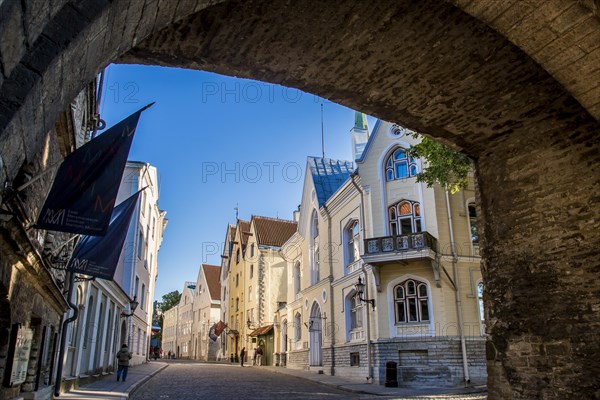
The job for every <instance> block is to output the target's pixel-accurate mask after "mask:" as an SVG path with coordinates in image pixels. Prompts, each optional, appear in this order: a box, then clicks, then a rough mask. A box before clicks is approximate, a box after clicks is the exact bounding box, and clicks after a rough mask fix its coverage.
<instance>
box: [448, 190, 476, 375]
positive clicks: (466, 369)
mask: <svg viewBox="0 0 600 400" xmlns="http://www.w3.org/2000/svg"><path fill="white" fill-rule="evenodd" d="M444 191H445V192H446V208H447V211H448V231H449V233H450V252H451V256H452V274H453V275H454V283H455V285H456V286H455V292H454V294H455V296H456V313H457V316H458V332H459V334H460V347H461V353H462V361H463V371H464V375H465V386H467V385H468V384H469V383H470V382H471V379H470V377H469V365H468V360H467V344H466V342H465V333H464V329H463V316H462V303H461V299H460V296H461V294H460V283H459V281H458V268H457V266H456V262H457V259H458V257H457V255H456V248H455V244H454V229H453V227H452V212H451V210H450V196H449V195H448V191H447V190H444Z"/></svg>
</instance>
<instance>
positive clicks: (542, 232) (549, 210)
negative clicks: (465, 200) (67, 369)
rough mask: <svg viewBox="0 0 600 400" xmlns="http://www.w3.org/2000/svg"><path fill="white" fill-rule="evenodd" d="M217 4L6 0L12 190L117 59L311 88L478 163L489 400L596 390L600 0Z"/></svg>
mask: <svg viewBox="0 0 600 400" xmlns="http://www.w3.org/2000/svg"><path fill="white" fill-rule="evenodd" d="M219 3H220V2H215V1H209V0H196V1H193V0H179V1H175V0H145V1H143V0H140V1H135V2H130V1H126V0H114V1H112V2H109V1H97V0H78V1H75V0H72V1H69V0H57V1H53V2H44V1H34V0H30V1H18V0H5V1H3V2H1V3H0V157H1V159H0V184H1V186H2V187H4V183H6V182H9V183H10V182H12V181H13V180H14V179H15V178H16V177H17V174H18V172H19V171H20V170H21V167H22V166H23V164H24V163H25V162H31V161H33V160H32V158H35V155H36V154H39V150H40V146H42V144H43V140H42V138H43V137H44V135H45V134H46V132H48V131H49V130H50V128H51V127H52V126H53V124H54V121H55V120H56V119H57V117H58V116H59V113H60V112H61V111H62V110H64V109H66V108H67V105H68V104H69V102H70V101H71V100H72V99H73V98H74V97H75V96H76V94H77V93H78V92H79V91H80V90H81V89H82V88H83V87H84V85H85V84H86V83H87V82H90V81H91V80H92V79H93V77H94V76H95V75H96V74H97V72H98V71H99V70H100V69H101V68H102V67H103V66H105V65H107V64H108V63H109V62H111V61H115V60H117V59H119V60H120V61H121V62H141V63H147V64H159V65H165V66H178V67H186V68H196V69H204V70H208V71H214V72H218V73H223V74H229V75H235V76H240V77H248V78H254V79H259V80H264V81H269V82H274V83H280V84H283V85H287V86H291V87H298V88H302V89H303V90H306V91H308V92H311V93H315V94H318V95H320V96H322V97H325V98H327V99H330V100H333V101H337V102H340V103H342V104H344V105H346V106H348V107H352V108H356V109H359V110H361V111H364V112H367V113H369V114H371V115H374V116H377V117H380V118H382V119H384V120H389V121H395V122H398V123H402V124H404V125H405V126H408V127H410V128H412V129H415V130H418V131H421V132H425V133H428V134H430V135H432V136H434V137H437V138H440V139H441V140H443V141H445V142H446V143H449V144H452V145H453V146H454V147H455V148H457V149H461V150H462V151H464V152H466V153H467V154H469V155H470V156H472V157H473V158H474V159H475V160H476V168H477V174H478V179H479V182H480V187H479V190H480V193H479V204H480V207H481V209H480V212H479V213H478V214H479V215H480V216H481V220H480V226H481V227H482V228H481V230H482V232H481V236H482V238H481V243H482V256H483V273H484V280H485V284H486V288H487V293H486V298H485V302H486V306H487V309H488V312H489V316H490V324H489V333H490V337H491V341H490V342H489V343H488V346H487V357H488V376H489V378H488V379H489V380H488V384H489V387H490V391H489V393H490V394H489V396H490V398H491V399H494V398H515V399H532V398H547V399H568V398H586V397H588V398H589V397H593V396H597V395H598V387H600V383H599V381H598V379H599V378H598V376H599V374H598V373H597V371H598V368H599V363H600V361H599V360H600V357H599V354H598V352H599V349H598V345H597V339H596V338H595V337H594V332H596V331H597V327H598V325H600V316H599V314H600V313H598V310H599V309H600V300H599V299H600V289H599V287H598V284H597V283H595V282H596V279H595V278H596V277H597V274H598V271H599V268H600V265H599V264H598V259H599V258H598V245H597V244H598V243H599V242H600V237H599V236H600V223H599V221H600V205H599V203H600V185H599V184H598V182H599V181H600V178H599V176H600V171H599V170H598V165H600V163H599V161H600V160H599V157H600V143H599V139H598V138H599V135H598V132H599V131H600V125H599V124H598V118H599V116H600V106H599V104H600V103H599V98H600V96H599V89H598V85H599V84H598V82H600V77H599V75H598V74H599V73H600V68H598V65H599V61H598V56H599V54H600V50H598V43H600V41H599V40H598V31H599V30H598V3H597V1H592V0H582V1H578V2H564V1H560V0H544V1H542V0H533V1H527V2H515V1H507V2H497V1H494V0H482V1H477V2H474V1H470V0H454V1H453V2H452V3H454V5H453V4H452V3H440V2H436V1H434V0H422V1H419V2H412V1H408V0H405V1H392V0H383V1H379V2H377V4H375V5H373V4H369V3H366V2H359V1H344V2H325V1H322V2H312V1H298V2H293V3H287V2H283V3H282V2H277V1H273V0H248V1H244V2H239V1H230V2H226V3H223V4H219ZM457 7H459V8H457ZM462 10H464V11H466V13H465V12H463V11H462Z"/></svg>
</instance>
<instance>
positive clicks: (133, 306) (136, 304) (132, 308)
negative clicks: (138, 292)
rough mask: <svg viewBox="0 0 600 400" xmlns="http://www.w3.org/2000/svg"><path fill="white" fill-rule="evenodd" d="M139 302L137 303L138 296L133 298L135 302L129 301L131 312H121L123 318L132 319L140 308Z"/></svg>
mask: <svg viewBox="0 0 600 400" xmlns="http://www.w3.org/2000/svg"><path fill="white" fill-rule="evenodd" d="M138 304H140V303H138V301H137V296H133V300H130V301H129V309H130V310H131V312H129V313H126V312H125V311H123V312H121V317H131V316H133V313H135V309H136V308H137V306H138Z"/></svg>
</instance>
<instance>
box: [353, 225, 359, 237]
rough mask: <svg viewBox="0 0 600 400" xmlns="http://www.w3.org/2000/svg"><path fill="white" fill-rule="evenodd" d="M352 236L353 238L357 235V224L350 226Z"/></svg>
mask: <svg viewBox="0 0 600 400" xmlns="http://www.w3.org/2000/svg"><path fill="white" fill-rule="evenodd" d="M352 235H353V236H357V235H358V222H355V223H354V226H352Z"/></svg>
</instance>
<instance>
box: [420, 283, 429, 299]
mask: <svg viewBox="0 0 600 400" xmlns="http://www.w3.org/2000/svg"><path fill="white" fill-rule="evenodd" d="M419 297H427V285H425V284H423V283H421V284H420V285H419Z"/></svg>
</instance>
